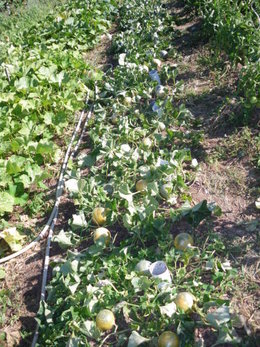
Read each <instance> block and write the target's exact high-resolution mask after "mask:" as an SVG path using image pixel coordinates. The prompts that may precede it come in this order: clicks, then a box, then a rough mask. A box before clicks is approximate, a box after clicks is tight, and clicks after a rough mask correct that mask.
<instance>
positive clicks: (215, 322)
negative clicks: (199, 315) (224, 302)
mask: <svg viewBox="0 0 260 347" xmlns="http://www.w3.org/2000/svg"><path fill="white" fill-rule="evenodd" d="M206 319H207V321H208V322H209V323H210V325H212V326H213V327H214V328H216V329H218V328H219V327H220V326H221V325H222V324H224V323H227V322H228V321H229V320H230V314H229V307H227V306H221V307H220V308H218V309H217V310H216V311H214V312H210V313H208V314H207V316H206Z"/></svg>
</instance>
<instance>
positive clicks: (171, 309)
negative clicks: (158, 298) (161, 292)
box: [160, 302, 176, 318]
mask: <svg viewBox="0 0 260 347" xmlns="http://www.w3.org/2000/svg"><path fill="white" fill-rule="evenodd" d="M160 311H161V314H162V315H166V316H168V317H170V318H171V317H172V316H173V315H174V313H175V312H176V305H175V303H174V302H171V303H169V304H167V305H165V306H161V307H160Z"/></svg>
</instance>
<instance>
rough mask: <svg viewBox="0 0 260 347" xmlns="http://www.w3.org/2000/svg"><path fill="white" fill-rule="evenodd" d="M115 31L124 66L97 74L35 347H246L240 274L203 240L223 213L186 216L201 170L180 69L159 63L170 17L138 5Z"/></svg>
mask: <svg viewBox="0 0 260 347" xmlns="http://www.w3.org/2000/svg"><path fill="white" fill-rule="evenodd" d="M117 25H118V28H117V29H118V33H117V34H116V35H115V37H114V39H113V43H112V47H111V52H112V53H113V55H114V57H115V58H117V60H118V65H117V66H116V67H115V68H114V69H113V70H112V71H111V72H109V71H108V72H107V73H106V74H102V73H100V81H97V85H96V91H97V93H96V100H95V103H94V110H93V114H94V116H93V117H94V118H93V120H92V122H90V124H89V127H88V135H89V137H90V140H91V141H90V143H89V147H88V150H89V152H88V154H87V155H86V154H84V155H82V156H80V157H79V158H78V165H76V166H74V167H71V170H70V172H68V176H67V179H68V181H67V187H70V188H69V190H70V193H71V196H72V197H73V198H74V202H75V204H76V206H77V209H78V212H77V214H75V215H73V218H72V219H71V221H70V228H69V230H67V231H64V230H62V231H61V232H60V233H59V234H58V235H57V236H56V237H55V241H56V242H58V243H59V244H60V246H61V247H63V248H65V249H68V255H67V258H66V259H63V260H62V261H61V262H59V261H58V263H57V262H55V264H53V279H52V280H51V282H50V284H49V286H48V299H47V301H46V302H42V303H41V307H40V311H39V314H38V318H37V321H38V323H39V325H40V341H39V344H40V345H47V346H48V345H52V346H61V345H64V344H67V346H81V345H82V346H84V345H99V346H101V345H106V344H112V345H115V346H121V345H122V346H123V345H128V346H138V345H141V344H142V345H149V346H152V345H155V346H157V345H159V346H165V345H167V344H166V341H168V343H169V340H170V341H171V342H170V343H171V345H172V346H194V345H198V346H200V345H203V344H205V341H204V338H203V337H202V336H203V334H201V333H200V332H201V331H205V330H207V329H209V331H210V336H211V337H210V339H211V341H210V343H211V344H210V345H211V346H213V345H216V346H217V345H220V344H223V343H233V344H236V345H244V346H246V345H248V346H249V345H250V344H253V343H254V339H253V338H250V337H249V338H246V337H245V338H244V340H243V339H242V338H241V337H240V336H238V334H237V332H236V329H235V327H238V326H239V324H240V323H237V322H236V319H237V318H238V316H237V315H236V314H235V313H232V308H231V307H230V299H231V296H232V289H233V288H234V286H235V284H236V281H237V279H238V277H239V275H238V271H237V269H233V268H232V266H231V265H230V262H229V260H228V259H227V257H228V254H227V253H226V247H225V245H224V244H223V242H222V241H221V240H220V239H219V238H218V237H217V235H215V234H208V235H207V237H206V238H204V237H200V236H199V235H198V234H196V228H197V226H198V225H199V223H200V222H201V221H202V220H203V219H205V218H207V217H209V216H210V215H212V214H213V216H215V217H216V216H217V215H219V214H220V213H221V211H220V209H219V208H218V207H217V206H216V205H214V204H208V203H207V202H206V201H202V202H201V203H199V204H198V205H196V206H194V207H191V205H190V202H191V201H190V200H191V198H190V196H189V191H188V186H189V184H190V183H191V182H192V181H193V179H194V174H195V171H196V167H197V161H196V159H195V158H192V157H191V154H190V150H189V149H188V146H189V145H190V144H191V143H192V144H194V143H196V142H197V143H198V142H199V139H200V137H198V134H197V133H196V134H194V133H193V132H191V131H190V130H191V126H192V124H193V122H194V118H193V116H192V114H191V113H190V112H189V110H188V109H186V108H185V106H184V105H181V106H179V107H176V105H175V101H174V100H175V96H177V95H178V93H179V92H180V91H181V88H182V83H181V82H176V76H177V74H178V71H177V68H176V66H174V65H166V64H164V63H163V62H162V60H163V59H162V57H163V56H166V55H167V56H168V57H169V56H171V57H174V56H175V54H176V52H175V50H174V47H171V40H172V39H173V36H174V35H175V34H174V31H173V30H172V18H171V16H170V14H169V12H168V11H167V9H166V7H165V6H164V4H161V2H159V1H138V0H137V1H132V2H131V3H129V2H122V4H121V6H120V7H119V17H118V18H117ZM153 69H157V70H159V71H160V72H159V74H158V75H156V73H155V71H152V72H153V73H152V74H151V73H150V75H149V72H151V70H153ZM86 168H87V169H88V175H87V177H81V170H85V169H86ZM183 220H185V221H186V222H187V223H188V224H185V231H186V233H188V235H184V236H183V235H182V234H181V235H180V234H179V231H180V229H181V228H180V225H181V223H183ZM180 221H182V222H180ZM177 222H179V223H180V224H177ZM177 234H178V235H179V236H177ZM176 236H177V239H176ZM182 237H184V238H185V240H186V241H185V242H186V243H185V242H184V245H183V244H182V246H180V242H179V238H182ZM155 261H164V262H165V263H166V264H167V267H168V268H169V270H170V273H171V274H172V278H171V280H170V281H169V282H168V283H167V282H164V283H163V284H162V282H161V280H160V279H158V278H156V277H153V276H151V274H150V272H151V267H150V264H151V263H153V262H155ZM149 274H150V275H149ZM183 292H185V293H188V294H182V293H183ZM183 298H185V299H183ZM103 310H106V311H103ZM235 317H236V318H235ZM111 329H112V330H111ZM107 331H109V332H108V333H107ZM169 331H170V333H169ZM207 343H209V342H207Z"/></svg>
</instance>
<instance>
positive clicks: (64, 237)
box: [53, 230, 73, 249]
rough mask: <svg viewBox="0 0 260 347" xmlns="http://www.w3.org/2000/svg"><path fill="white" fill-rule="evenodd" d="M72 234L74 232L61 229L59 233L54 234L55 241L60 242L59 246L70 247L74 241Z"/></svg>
mask: <svg viewBox="0 0 260 347" xmlns="http://www.w3.org/2000/svg"><path fill="white" fill-rule="evenodd" d="M72 234H73V233H72V232H65V231H64V230H61V231H60V232H59V234H58V235H56V236H54V238H53V241H54V242H58V244H59V246H60V247H61V248H63V249H66V248H69V247H70V246H73V243H72V242H71V238H72Z"/></svg>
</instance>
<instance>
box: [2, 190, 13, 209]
mask: <svg viewBox="0 0 260 347" xmlns="http://www.w3.org/2000/svg"><path fill="white" fill-rule="evenodd" d="M13 206H14V197H13V196H12V195H10V194H9V193H7V192H0V214H2V213H5V212H13Z"/></svg>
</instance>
